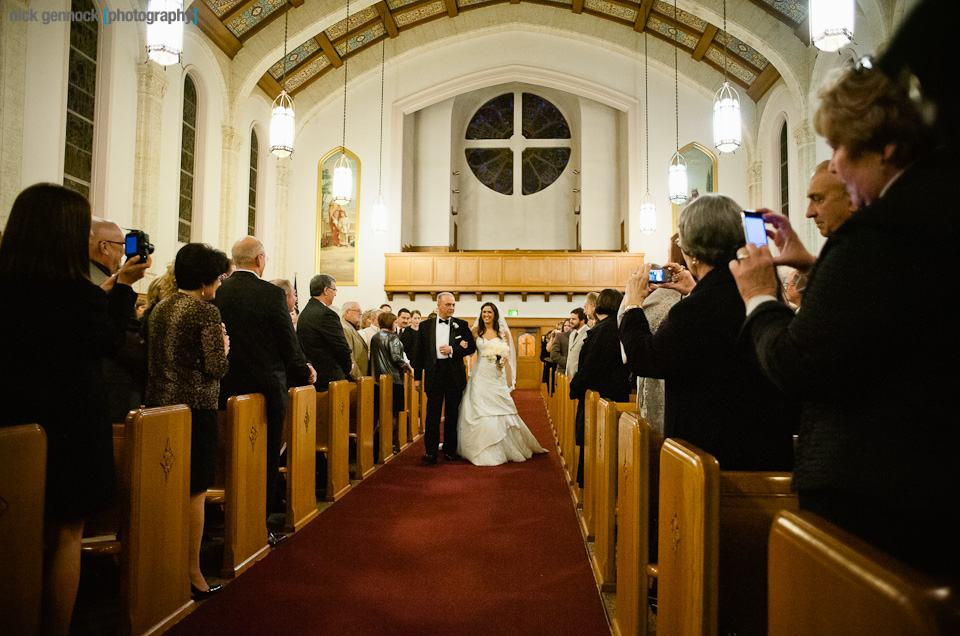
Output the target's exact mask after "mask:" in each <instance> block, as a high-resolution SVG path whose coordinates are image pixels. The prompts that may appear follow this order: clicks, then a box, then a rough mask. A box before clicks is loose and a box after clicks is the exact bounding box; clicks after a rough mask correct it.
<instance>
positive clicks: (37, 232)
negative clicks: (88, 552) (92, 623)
mask: <svg viewBox="0 0 960 636" xmlns="http://www.w3.org/2000/svg"><path fill="white" fill-rule="evenodd" d="M90 223H91V214H90V204H89V203H88V202H87V200H86V199H85V198H83V196H81V195H80V194H77V193H76V192H74V191H72V190H68V189H66V188H64V187H62V186H59V185H54V184H37V185H33V186H30V187H29V188H27V189H26V190H24V191H23V192H21V193H20V194H19V195H18V196H17V198H16V200H15V201H14V203H13V207H12V208H11V210H10V217H9V219H8V221H7V226H6V229H5V230H4V236H3V241H2V243H0V307H3V311H0V332H2V333H4V334H7V336H8V337H7V338H6V340H5V342H4V344H3V347H0V386H2V387H3V389H2V391H0V426H12V425H17V424H28V423H36V424H39V425H40V426H42V427H43V428H44V431H45V432H46V438H47V468H46V493H45V497H46V499H45V504H44V529H43V531H44V557H43V589H42V595H43V596H42V601H41V603H42V605H41V621H42V625H41V628H42V633H44V634H54V635H58V636H60V635H65V634H67V632H68V630H69V628H70V618H71V616H72V614H73V605H74V601H75V600H76V597H77V586H78V584H79V582H80V539H81V537H82V536H83V527H84V523H85V521H86V519H87V517H89V516H90V515H91V514H93V513H95V512H98V511H101V510H105V509H107V508H109V507H110V506H111V505H112V504H113V503H114V502H115V500H116V478H115V471H114V465H113V439H112V435H113V433H112V429H111V426H110V424H111V422H110V418H109V417H108V413H107V397H106V391H105V388H104V380H103V371H102V369H101V360H102V357H103V356H105V355H111V354H114V353H115V352H116V351H118V350H119V348H120V347H121V346H122V345H123V342H124V334H125V332H126V326H127V321H128V317H129V315H130V312H131V311H132V310H133V305H134V302H136V299H137V294H136V292H134V291H133V289H132V288H131V287H130V285H132V284H133V283H135V282H137V281H138V280H140V279H141V278H143V276H144V274H145V273H146V270H147V268H149V267H150V264H151V259H150V258H149V257H148V258H147V261H146V262H145V263H141V262H139V257H137V256H135V257H133V258H132V259H129V260H128V261H127V262H126V263H125V264H124V265H123V266H122V267H120V269H119V271H118V272H117V273H116V274H113V275H111V276H110V277H108V278H107V280H106V281H104V283H103V285H102V286H101V287H98V286H96V285H94V284H93V283H91V282H90V280H89V278H88V276H89V271H90V265H89V259H88V239H89V236H90ZM53 299H55V300H56V302H57V303H61V304H62V306H64V307H69V312H70V316H69V320H64V319H63V315H62V313H60V312H53V311H40V310H39V309H38V308H42V307H45V306H46V305H48V304H49V303H50V302H51V300H53ZM51 365H53V366H54V367H56V369H57V373H58V375H57V376H56V377H55V381H56V390H57V399H55V400H51V399H50V395H49V391H50V386H51V385H50V382H51V380H52V378H54V376H51ZM4 576H6V573H5V574H4ZM4 584H6V582H5V583H4ZM10 584H13V582H10Z"/></svg>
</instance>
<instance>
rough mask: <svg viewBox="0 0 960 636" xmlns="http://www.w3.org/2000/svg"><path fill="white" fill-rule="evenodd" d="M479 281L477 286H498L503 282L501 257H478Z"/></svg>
mask: <svg viewBox="0 0 960 636" xmlns="http://www.w3.org/2000/svg"><path fill="white" fill-rule="evenodd" d="M478 260H479V261H480V280H479V281H477V282H478V284H483V285H500V284H501V283H502V282H503V257H502V256H480V257H478Z"/></svg>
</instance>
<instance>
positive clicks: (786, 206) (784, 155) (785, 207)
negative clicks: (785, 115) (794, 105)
mask: <svg viewBox="0 0 960 636" xmlns="http://www.w3.org/2000/svg"><path fill="white" fill-rule="evenodd" d="M789 157H790V153H789V152H788V151H787V122H783V126H781V127H780V214H783V215H785V216H789V215H790V164H789Z"/></svg>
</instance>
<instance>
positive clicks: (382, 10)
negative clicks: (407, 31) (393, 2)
mask: <svg viewBox="0 0 960 636" xmlns="http://www.w3.org/2000/svg"><path fill="white" fill-rule="evenodd" d="M374 6H375V7H376V8H377V13H379V14H380V21H381V22H383V26H384V27H385V28H386V29H387V35H389V36H390V37H392V38H395V37H397V36H398V35H400V29H398V28H397V23H396V21H395V20H394V19H393V14H392V13H390V7H388V6H387V3H386V2H384V0H380V2H378V3H377V4H375V5H374Z"/></svg>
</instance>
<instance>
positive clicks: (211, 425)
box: [147, 243, 230, 599]
mask: <svg viewBox="0 0 960 636" xmlns="http://www.w3.org/2000/svg"><path fill="white" fill-rule="evenodd" d="M173 268H174V274H175V276H176V280H177V287H178V290H177V292H176V293H175V294H173V295H172V296H170V297H169V298H166V299H164V300H162V301H160V303H159V304H158V305H157V306H156V307H155V308H154V310H153V312H152V314H151V316H150V324H149V329H150V337H149V338H148V343H149V346H150V352H149V355H148V364H149V369H148V375H147V404H148V405H150V406H167V405H169V404H186V405H187V406H189V407H190V415H191V420H192V427H191V434H190V447H191V448H190V585H191V589H192V591H193V596H194V599H201V598H206V597H207V596H210V595H211V594H213V593H215V592H218V591H219V590H220V586H219V585H217V586H214V587H211V586H210V585H208V584H207V580H206V579H205V578H204V576H203V573H202V572H201V571H200V542H201V539H202V537H203V520H204V517H203V513H204V510H203V503H204V498H205V493H206V491H207V488H209V487H210V486H212V485H213V479H214V469H215V467H216V457H217V398H218V396H219V395H220V378H222V377H223V376H224V375H226V374H227V369H228V363H227V352H228V351H229V350H230V340H229V338H227V336H226V330H225V329H224V327H223V323H222V322H220V310H219V309H217V308H216V306H214V305H213V304H211V303H210V301H211V300H213V299H214V297H215V296H216V295H217V288H218V287H220V277H221V276H222V275H223V274H226V273H227V272H228V271H229V269H230V259H228V258H227V255H226V254H224V253H223V252H221V251H219V250H215V249H213V248H212V247H210V246H209V245H204V244H202V243H188V244H187V245H184V246H183V247H182V248H180V251H179V252H178V253H177V259H176V262H175V263H174V266H173Z"/></svg>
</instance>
